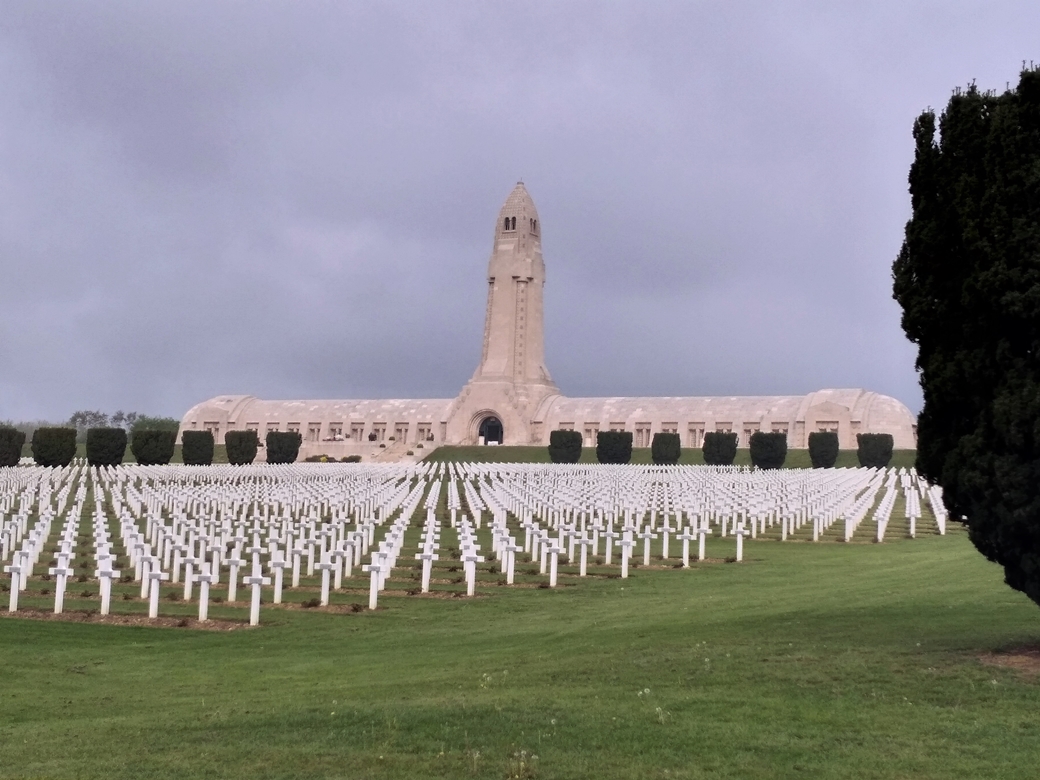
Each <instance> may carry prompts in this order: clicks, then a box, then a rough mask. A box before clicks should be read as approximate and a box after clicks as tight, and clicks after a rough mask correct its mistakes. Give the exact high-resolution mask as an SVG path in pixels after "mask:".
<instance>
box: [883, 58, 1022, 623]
mask: <svg viewBox="0 0 1040 780" xmlns="http://www.w3.org/2000/svg"><path fill="white" fill-rule="evenodd" d="M914 139H915V142H916V154H915V158H914V163H913V165H912V166H911V169H910V197H911V206H912V209H913V215H912V218H911V220H910V222H909V223H908V224H907V226H906V238H905V241H904V243H903V247H902V250H901V251H900V253H899V257H898V259H897V260H896V262H895V264H894V266H893V278H894V296H895V298H896V300H897V301H899V303H900V305H901V306H902V307H903V329H904V330H905V331H906V334H907V336H908V337H909V338H910V340H911V341H913V342H915V343H916V344H917V345H918V357H917V367H918V369H919V371H920V377H921V388H922V390H923V394H924V408H923V409H922V411H921V414H920V417H919V419H918V448H917V468H918V471H919V472H920V473H922V474H923V475H924V476H926V477H927V478H928V479H930V480H932V481H933V482H937V483H938V484H940V485H941V486H942V488H943V496H944V501H945V502H946V504H947V508H948V509H949V510H950V512H951V514H952V516H953V517H958V518H959V517H963V518H964V522H965V523H966V524H967V526H968V532H969V536H970V538H971V540H972V542H973V543H974V544H975V546H976V547H977V548H978V549H979V551H980V552H982V553H983V554H984V555H985V556H986V557H987V558H989V559H990V560H992V561H996V562H997V563H999V564H1001V565H1002V566H1003V567H1004V575H1005V579H1006V581H1007V583H1008V585H1010V586H1011V587H1012V588H1015V589H1017V590H1021V591H1023V592H1024V593H1025V594H1027V595H1028V596H1029V597H1030V598H1031V599H1033V601H1035V602H1037V603H1040V70H1035V69H1034V70H1026V71H1023V73H1022V74H1021V77H1020V80H1019V83H1018V86H1017V88H1016V89H1014V90H1009V91H1007V92H1005V93H1004V94H1002V95H997V94H995V93H982V92H979V91H978V90H977V89H975V87H974V86H972V87H970V88H968V89H967V90H963V91H962V90H956V91H955V94H954V95H953V97H952V98H951V99H950V101H949V103H948V104H947V106H946V110H945V111H944V112H943V114H942V116H941V118H940V121H939V135H938V137H937V136H936V124H935V116H934V114H933V113H932V112H930V111H928V112H925V113H923V114H922V115H921V116H920V117H918V119H917V121H916V122H915V123H914Z"/></svg>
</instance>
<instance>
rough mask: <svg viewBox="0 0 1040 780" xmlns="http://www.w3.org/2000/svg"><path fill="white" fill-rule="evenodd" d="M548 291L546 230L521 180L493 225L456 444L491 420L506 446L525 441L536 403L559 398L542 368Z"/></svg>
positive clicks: (455, 413)
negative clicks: (479, 331) (480, 327)
mask: <svg viewBox="0 0 1040 780" xmlns="http://www.w3.org/2000/svg"><path fill="white" fill-rule="evenodd" d="M544 288H545V262H544V261H543V259H542V226H541V224H540V222H539V219H538V209H536V208H535V205H534V200H533V199H532V198H531V195H530V193H529V192H528V191H527V187H525V186H524V183H523V182H522V181H519V182H517V184H516V187H514V188H513V191H512V192H511V193H509V197H507V198H506V202H505V203H504V204H503V205H502V209H501V210H500V211H499V213H498V219H497V221H496V222H495V233H494V243H493V245H492V247H491V259H490V260H489V261H488V297H487V310H486V314H485V317H484V344H483V348H482V350H481V356H480V364H479V365H478V366H477V370H476V371H475V372H474V373H473V377H472V378H471V379H470V381H469V383H468V384H467V385H466V387H465V388H464V389H463V392H462V395H460V396H459V399H458V403H457V404H456V406H455V408H454V409H453V410H452V412H451V414H450V417H451V419H450V421H449V426H450V427H452V428H453V429H454V430H455V431H456V435H457V438H458V440H464V439H475V438H476V437H477V433H476V431H478V430H479V428H480V424H481V419H491V418H492V417H494V418H495V419H497V420H498V421H499V422H500V423H501V426H502V430H503V432H504V433H503V435H504V439H505V441H507V442H510V443H513V444H525V443H527V440H526V438H523V435H524V434H523V432H525V431H526V430H527V429H528V428H529V423H530V420H531V419H532V416H533V415H534V413H535V411H536V409H537V407H538V404H539V403H541V401H542V400H543V399H545V397H546V396H549V395H555V394H558V393H559V390H558V389H557V388H556V385H555V384H554V383H553V380H552V377H551V376H550V375H549V370H548V368H546V366H545V335H544V316H543V295H544ZM482 416H483V417H482ZM463 426H465V427H463Z"/></svg>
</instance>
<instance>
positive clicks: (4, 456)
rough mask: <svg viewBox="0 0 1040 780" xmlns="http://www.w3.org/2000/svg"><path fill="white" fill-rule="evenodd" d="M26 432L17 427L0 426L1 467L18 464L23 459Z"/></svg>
mask: <svg viewBox="0 0 1040 780" xmlns="http://www.w3.org/2000/svg"><path fill="white" fill-rule="evenodd" d="M24 446H25V432H24V431H20V430H18V429H17V428H0V467H2V466H17V465H18V461H20V460H21V459H22V447H24Z"/></svg>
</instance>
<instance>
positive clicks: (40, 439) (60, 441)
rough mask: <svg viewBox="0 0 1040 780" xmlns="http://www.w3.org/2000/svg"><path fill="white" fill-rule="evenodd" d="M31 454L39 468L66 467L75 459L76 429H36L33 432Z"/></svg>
mask: <svg viewBox="0 0 1040 780" xmlns="http://www.w3.org/2000/svg"><path fill="white" fill-rule="evenodd" d="M32 454H33V460H35V461H36V463H37V464H38V465H40V466H62V467H64V466H68V465H69V464H70V463H72V459H73V458H75V457H76V429H75V428H37V429H36V430H35V431H33V437H32Z"/></svg>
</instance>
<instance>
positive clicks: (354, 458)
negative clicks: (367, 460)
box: [340, 455, 361, 463]
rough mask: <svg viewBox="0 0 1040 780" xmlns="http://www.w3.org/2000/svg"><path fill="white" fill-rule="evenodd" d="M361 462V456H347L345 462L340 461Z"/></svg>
mask: <svg viewBox="0 0 1040 780" xmlns="http://www.w3.org/2000/svg"><path fill="white" fill-rule="evenodd" d="M360 462H361V456H360V455H347V456H346V457H345V458H343V460H341V461H340V463H360Z"/></svg>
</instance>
